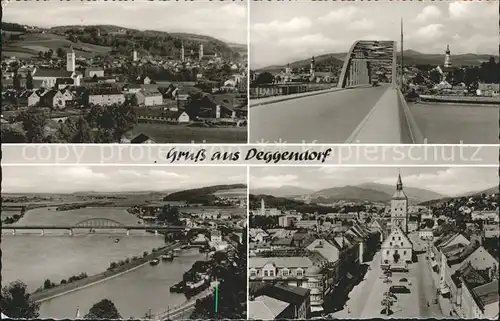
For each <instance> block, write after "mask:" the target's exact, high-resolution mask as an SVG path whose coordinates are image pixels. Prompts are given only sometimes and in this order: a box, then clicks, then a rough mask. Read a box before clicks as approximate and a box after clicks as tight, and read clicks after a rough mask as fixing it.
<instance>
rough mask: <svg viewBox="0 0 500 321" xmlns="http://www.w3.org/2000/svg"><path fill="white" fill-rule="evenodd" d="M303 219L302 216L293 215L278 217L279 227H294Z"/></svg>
mask: <svg viewBox="0 0 500 321" xmlns="http://www.w3.org/2000/svg"><path fill="white" fill-rule="evenodd" d="M301 219H302V216H300V215H292V214H287V215H283V216H280V217H278V225H279V226H281V227H289V226H292V225H294V224H295V223H296V222H297V221H300V220H301Z"/></svg>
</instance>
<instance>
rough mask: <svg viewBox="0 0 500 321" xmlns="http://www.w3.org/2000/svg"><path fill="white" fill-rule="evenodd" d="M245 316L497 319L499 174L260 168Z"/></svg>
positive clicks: (253, 171) (253, 192)
mask: <svg viewBox="0 0 500 321" xmlns="http://www.w3.org/2000/svg"><path fill="white" fill-rule="evenodd" d="M249 192H250V196H249V210H250V213H249V259H248V268H249V271H248V277H249V302H248V314H249V319H254V320H272V319H309V318H317V317H323V318H327V319H372V318H373V319H380V318H382V319H385V318H396V319H405V318H423V319H425V318H435V319H443V318H450V319H494V320H497V319H498V313H499V293H498V276H499V269H498V268H499V265H498V260H499V256H498V251H499V249H498V236H499V225H498V222H499V219H498V218H499V215H498V196H499V191H498V168H494V167H491V168H488V167H483V168H473V167H439V168H434V167H402V168H399V169H398V168H395V167H392V168H389V167H383V168H382V167H307V166H305V167H259V168H250V179H249Z"/></svg>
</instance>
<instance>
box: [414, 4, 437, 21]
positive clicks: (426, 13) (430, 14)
mask: <svg viewBox="0 0 500 321" xmlns="http://www.w3.org/2000/svg"><path fill="white" fill-rule="evenodd" d="M441 15H442V13H441V10H439V8H438V7H436V6H435V5H430V6H427V7H425V8H424V10H422V12H421V13H419V14H418V15H417V17H416V18H415V21H417V22H427V21H429V20H434V19H437V18H439V17H441Z"/></svg>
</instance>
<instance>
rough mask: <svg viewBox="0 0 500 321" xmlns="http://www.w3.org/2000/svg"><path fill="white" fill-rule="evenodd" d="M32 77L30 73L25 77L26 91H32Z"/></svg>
mask: <svg viewBox="0 0 500 321" xmlns="http://www.w3.org/2000/svg"><path fill="white" fill-rule="evenodd" d="M33 87H34V86H33V76H32V75H31V72H28V74H27V75H26V89H33Z"/></svg>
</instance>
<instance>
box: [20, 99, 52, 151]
mask: <svg viewBox="0 0 500 321" xmlns="http://www.w3.org/2000/svg"><path fill="white" fill-rule="evenodd" d="M17 121H19V122H21V123H22V125H23V129H24V131H25V132H26V140H27V142H28V143H41V142H43V138H44V130H45V123H46V121H47V116H46V115H45V114H44V113H43V112H39V111H38V110H36V109H33V108H32V109H28V110H27V111H24V112H22V113H21V114H19V115H18V117H17Z"/></svg>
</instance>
